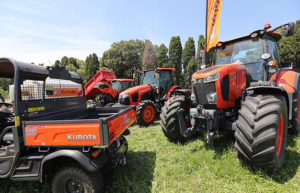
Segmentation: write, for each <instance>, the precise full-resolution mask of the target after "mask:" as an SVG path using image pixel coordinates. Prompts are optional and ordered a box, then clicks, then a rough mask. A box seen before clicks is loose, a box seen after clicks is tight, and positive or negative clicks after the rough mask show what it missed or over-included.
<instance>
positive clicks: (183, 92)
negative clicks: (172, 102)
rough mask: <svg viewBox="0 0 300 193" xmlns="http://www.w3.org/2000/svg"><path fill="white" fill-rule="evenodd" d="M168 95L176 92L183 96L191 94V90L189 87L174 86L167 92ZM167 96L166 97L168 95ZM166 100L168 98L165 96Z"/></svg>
mask: <svg viewBox="0 0 300 193" xmlns="http://www.w3.org/2000/svg"><path fill="white" fill-rule="evenodd" d="M168 94H169V96H171V95H173V94H178V95H184V96H187V97H189V96H191V90H190V89H184V88H181V87H179V86H178V87H177V88H174V89H173V90H172V91H171V92H170V93H168ZM169 96H168V97H169ZM166 100H168V98H166Z"/></svg>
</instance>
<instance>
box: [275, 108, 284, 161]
mask: <svg viewBox="0 0 300 193" xmlns="http://www.w3.org/2000/svg"><path fill="white" fill-rule="evenodd" d="M282 139H283V118H282V113H281V115H280V119H279V124H278V129H277V146H276V151H277V157H278V156H279V154H280V152H281V147H282Z"/></svg>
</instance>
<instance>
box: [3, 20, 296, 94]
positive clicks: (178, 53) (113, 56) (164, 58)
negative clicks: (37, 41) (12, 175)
mask: <svg viewBox="0 0 300 193" xmlns="http://www.w3.org/2000/svg"><path fill="white" fill-rule="evenodd" d="M204 42H205V38H204V36H203V35H199V37H198V40H197V43H195V40H194V39H193V38H192V37H188V39H187V40H186V42H185V43H184V46H182V43H181V39H180V37H179V36H173V37H171V39H170V42H169V47H167V46H166V45H165V44H160V45H156V44H153V43H152V42H151V41H150V40H139V39H136V40H122V41H119V42H114V43H113V44H112V45H111V47H110V48H109V49H108V50H107V51H105V52H104V53H103V54H102V56H101V57H98V56H97V54H95V53H93V54H90V55H89V56H87V57H86V59H85V61H83V60H79V59H77V58H74V57H67V56H64V57H62V58H61V59H60V60H56V61H55V63H54V64H53V65H54V66H57V65H62V66H65V68H66V69H68V70H72V71H76V72H77V73H79V74H80V75H81V77H82V78H83V80H84V82H87V81H88V80H89V79H90V78H91V77H93V75H94V74H95V73H96V72H97V71H98V70H99V69H108V70H113V71H114V72H115V73H116V76H117V77H118V78H134V79H135V80H136V82H137V83H138V82H139V80H140V75H141V73H142V71H143V70H145V69H151V68H156V67H172V68H175V70H176V71H175V80H176V84H178V85H181V86H183V87H185V88H189V87H190V80H191V76H192V74H193V73H194V72H196V71H197V70H198V69H200V67H201V65H202V61H201V54H200V51H201V44H204ZM279 43H280V45H281V49H280V57H281V60H282V61H292V62H293V63H294V64H298V65H299V66H295V67H296V70H297V71H298V72H300V68H299V67H300V20H298V21H297V22H296V26H295V33H294V35H293V36H290V37H283V38H282V39H281V40H280V42H279ZM207 58H208V60H207V64H210V63H211V59H212V52H211V53H208V54H207ZM40 65H43V64H40ZM0 84H1V89H0V93H4V94H6V93H7V89H8V84H9V81H7V80H6V79H0Z"/></svg>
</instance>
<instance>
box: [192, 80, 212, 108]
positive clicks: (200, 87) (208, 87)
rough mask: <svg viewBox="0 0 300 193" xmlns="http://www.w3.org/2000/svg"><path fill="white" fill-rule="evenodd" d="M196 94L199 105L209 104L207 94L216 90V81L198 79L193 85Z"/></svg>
mask: <svg viewBox="0 0 300 193" xmlns="http://www.w3.org/2000/svg"><path fill="white" fill-rule="evenodd" d="M193 87H194V92H195V95H196V101H197V104H199V105H209V103H208V101H207V99H206V96H207V95H208V94H210V93H213V92H216V85H215V82H207V83H203V79H199V80H197V83H195V84H194V85H193Z"/></svg>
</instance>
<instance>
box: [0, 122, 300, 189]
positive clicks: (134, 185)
mask: <svg viewBox="0 0 300 193" xmlns="http://www.w3.org/2000/svg"><path fill="white" fill-rule="evenodd" d="M131 131H132V132H131V135H129V136H127V140H128V144H129V152H128V165H126V166H118V167H117V168H115V169H113V170H111V171H109V172H108V173H107V174H106V175H105V192H108V193H116V192H118V193H119V192H136V193H141V192H143V193H150V192H166V193H169V192H172V193H173V192H189V193H190V192H195V193H196V192H293V193H294V192H300V169H299V165H300V137H292V136H289V137H288V147H287V151H286V160H285V163H284V166H283V169H282V170H281V171H280V173H279V174H277V175H273V176H269V175H267V174H265V173H264V172H262V171H256V172H252V171H251V169H249V168H248V167H246V166H243V165H242V164H241V163H240V162H239V160H238V159H237V158H236V153H235V149H234V147H233V144H234V137H233V135H226V136H220V137H218V138H217V139H216V140H215V145H214V146H212V145H207V144H206V143H205V141H206V140H205V137H201V136H200V137H199V138H197V139H194V140H191V141H189V142H187V143H186V144H175V143H172V142H169V141H168V140H167V139H166V137H165V136H164V135H163V134H162V132H161V130H160V125H159V122H158V121H156V122H155V124H154V125H153V126H150V127H147V128H139V127H138V126H134V127H133V128H131ZM0 185H1V190H2V191H1V192H11V193H15V192H19V193H25V192H26V193H27V192H50V189H49V187H48V185H47V184H42V185H40V184H39V183H38V182H11V181H9V180H1V181H0Z"/></svg>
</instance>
